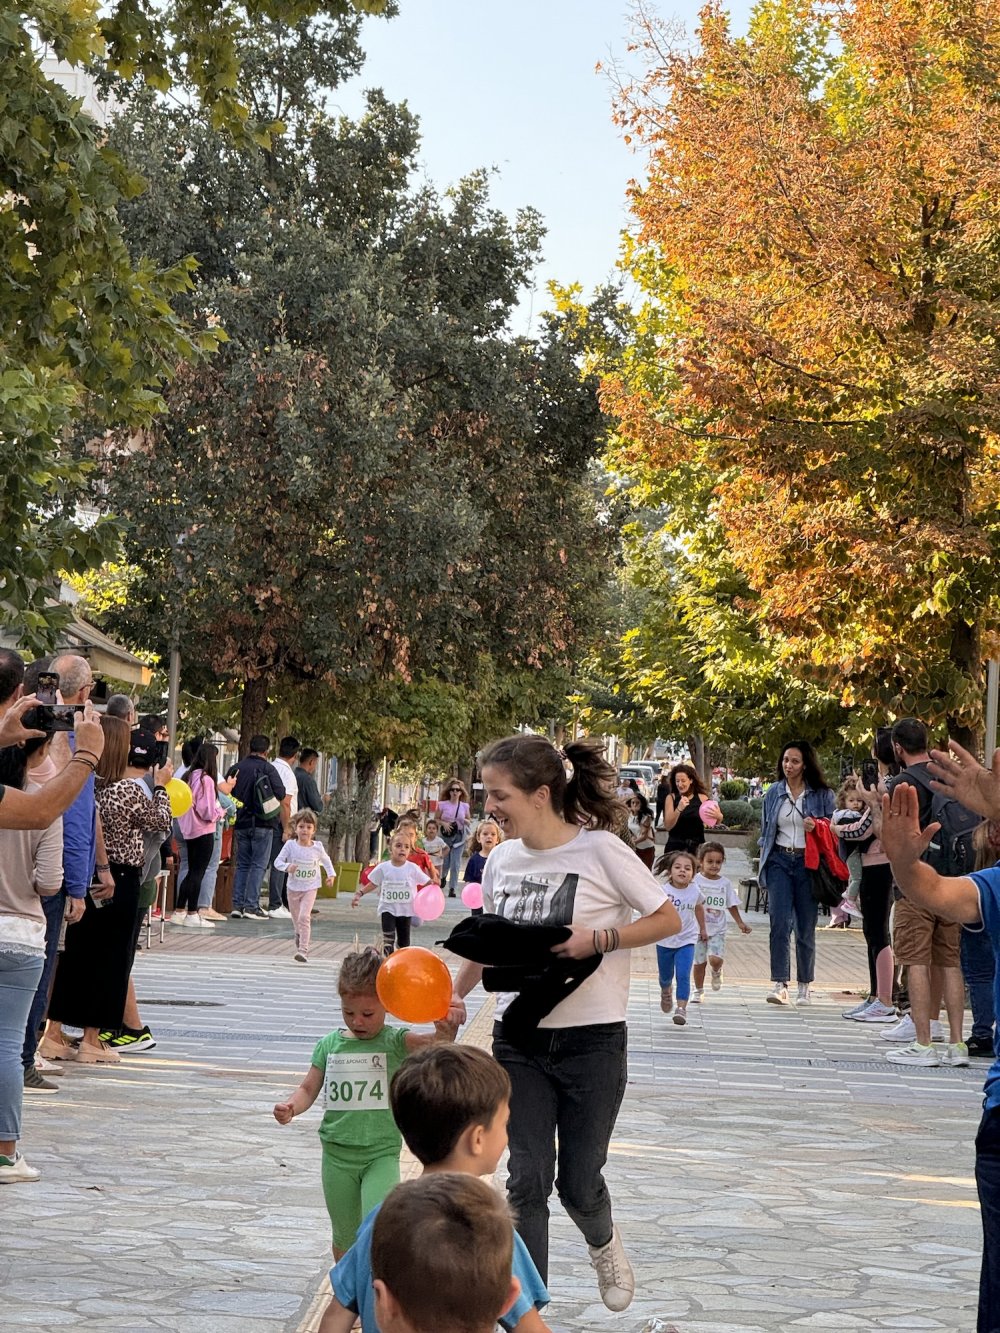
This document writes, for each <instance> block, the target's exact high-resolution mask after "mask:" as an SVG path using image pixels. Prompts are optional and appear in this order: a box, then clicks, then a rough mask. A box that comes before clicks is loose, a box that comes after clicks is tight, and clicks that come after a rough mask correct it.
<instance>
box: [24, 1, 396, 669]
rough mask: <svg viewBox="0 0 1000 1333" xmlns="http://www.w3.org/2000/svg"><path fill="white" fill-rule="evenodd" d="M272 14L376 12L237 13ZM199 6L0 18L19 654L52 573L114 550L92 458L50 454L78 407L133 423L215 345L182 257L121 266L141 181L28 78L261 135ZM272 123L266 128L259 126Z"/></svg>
mask: <svg viewBox="0 0 1000 1333" xmlns="http://www.w3.org/2000/svg"><path fill="white" fill-rule="evenodd" d="M247 8H252V9H253V11H254V12H255V13H257V14H264V15H272V16H273V15H274V14H276V13H277V14H281V15H282V16H284V17H285V19H286V20H287V19H289V18H291V19H295V18H304V17H306V16H308V15H310V14H313V13H317V12H321V13H327V14H332V15H336V16H343V15H347V14H351V13H354V12H355V11H363V12H378V11H381V10H384V9H385V4H384V3H380V2H379V0H357V2H356V3H353V4H352V3H347V0H343V2H339V0H328V3H326V4H323V5H320V4H318V3H315V2H313V3H305V2H303V0H298V2H297V3H293V4H289V3H286V0H282V2H281V3H280V4H279V3H278V2H277V0H271V3H265V4H264V5H254V6H252V7H251V6H248V7H247ZM243 12H244V10H243V9H242V8H241V7H240V6H239V5H231V6H228V7H227V8H226V10H225V11H224V12H223V11H220V9H219V7H218V6H217V5H212V4H208V3H205V2H204V0H180V2H179V3H176V4H175V5H173V6H172V7H171V8H168V9H162V8H158V7H155V6H154V7H150V6H147V5H145V4H140V3H139V0H118V3H113V4H111V5H109V6H105V7H103V8H102V9H101V11H100V12H98V9H97V7H96V6H93V5H90V4H75V5H69V4H48V3H41V2H40V0H32V3H28V4H25V5H21V6H20V7H19V8H17V9H14V8H10V9H8V10H6V11H5V12H4V14H3V15H0V272H2V274H3V280H2V282H3V286H2V291H3V300H2V302H0V305H2V314H0V347H2V360H0V464H2V471H3V476H4V483H3V491H2V510H0V516H2V518H3V529H4V534H5V539H6V540H5V542H4V554H3V558H2V560H0V622H2V623H3V624H7V625H13V626H15V627H16V628H17V630H18V632H19V633H20V634H21V635H22V637H23V639H24V640H25V641H26V642H27V644H28V646H29V647H32V648H35V649H41V648H44V647H45V646H46V645H47V644H49V643H51V642H52V641H53V640H54V638H55V637H57V635H58V632H59V629H60V628H61V627H62V625H63V624H64V623H65V621H66V619H67V617H68V616H69V614H70V613H69V610H68V609H67V608H62V607H59V606H56V605H54V602H53V598H54V593H55V591H56V589H57V586H58V580H59V576H60V574H61V572H69V573H77V574H79V573H82V572H84V571H85V570H86V569H88V568H92V567H95V566H96V565H98V564H99V563H100V562H101V560H102V559H105V558H107V557H108V556H109V554H110V553H111V552H113V550H114V547H115V540H116V533H115V528H114V524H113V521H112V520H111V519H110V518H109V517H107V516H105V517H103V518H101V519H100V520H98V521H96V522H91V521H87V520H84V519H81V518H80V516H79V515H78V513H77V504H78V501H79V499H80V497H81V495H82V494H83V492H84V490H85V487H86V484H87V479H88V471H89V465H88V463H87V461H86V460H85V459H80V458H75V459H74V457H73V455H72V454H71V452H70V451H69V450H68V449H66V448H65V447H64V443H63V441H64V438H65V437H66V435H67V434H68V433H69V432H70V431H71V430H72V429H73V427H74V426H75V424H76V422H77V420H78V418H79V416H80V415H81V413H82V412H84V411H86V412H87V413H88V414H89V417H90V420H91V421H92V422H93V423H94V425H95V426H96V427H98V428H106V427H112V426H121V427H128V428H129V429H137V428H142V427H143V426H145V425H148V424H149V422H150V420H151V419H152V417H153V416H154V414H155V413H156V412H157V411H158V410H159V407H160V405H161V400H160V387H161V384H162V383H163V381H164V380H165V379H167V378H169V376H170V374H171V373H172V371H173V369H174V367H175V366H176V365H177V363H178V362H180V361H183V360H187V359H190V358H192V357H194V356H195V355H196V354H197V353H198V352H199V351H207V350H208V349H210V348H211V347H213V346H214V344H215V336H214V334H212V333H211V331H208V330H202V331H201V332H199V333H197V334H195V333H192V332H191V331H190V330H189V329H188V328H186V327H185V324H184V322H183V320H182V319H180V318H179V317H178V315H177V314H176V313H175V310H174V308H173V302H174V301H175V298H176V297H177V296H178V294H179V293H180V292H182V291H183V290H185V288H186V287H187V286H188V284H189V282H190V275H191V264H190V262H189V261H188V259H187V257H186V256H185V255H181V256H179V257H178V259H177V261H176V262H172V263H170V264H167V265H165V266H163V267H157V266H156V265H154V264H152V263H150V262H149V260H148V259H140V260H138V261H135V262H134V261H133V260H132V258H130V256H129V253H128V250H127V248H126V246H125V244H124V242H123V239H122V235H121V228H120V225H119V220H118V214H117V209H118V207H119V205H120V204H122V203H123V202H124V201H126V200H128V199H130V198H133V197H134V196H135V195H136V194H137V193H138V192H139V191H140V190H141V188H142V182H141V180H140V179H139V178H138V177H137V176H136V175H135V173H134V172H131V171H129V170H127V169H126V168H125V167H124V165H123V163H122V161H121V160H120V158H119V157H118V156H117V155H116V153H115V152H114V151H113V150H112V149H111V148H110V147H109V145H108V144H107V142H106V141H105V139H104V136H103V134H102V132H101V130H100V128H99V127H98V126H97V125H96V124H95V122H94V121H93V120H92V119H91V118H90V117H89V116H88V115H86V114H85V113H84V112H83V111H82V110H81V106H80V103H79V102H78V101H76V100H74V99H73V98H71V97H70V96H69V94H68V93H67V92H66V91H65V90H64V89H63V88H62V87H61V86H59V85H58V84H57V83H55V82H53V81H52V80H51V79H49V78H47V77H46V76H45V74H44V73H43V70H42V65H41V58H42V54H43V51H44V50H46V49H48V50H51V51H53V52H54V53H55V54H56V55H57V56H58V57H60V58H61V59H63V60H66V61H68V62H69V63H70V64H72V65H75V66H78V67H84V66H85V67H86V68H87V69H88V70H91V71H96V72H98V73H102V74H103V75H105V76H109V77H110V76H114V75H117V76H121V77H124V78H136V77H138V76H139V75H141V77H142V78H144V79H145V80H147V81H148V82H149V83H150V84H152V85H153V86H156V87H160V88H165V87H167V86H168V85H169V84H170V83H171V81H172V80H173V79H174V78H176V77H177V76H178V75H179V74H180V72H181V71H183V76H184V78H185V80H186V84H187V87H188V89H189V91H190V92H191V93H192V95H194V96H195V97H197V98H200V99H202V100H203V102H204V104H205V105H206V106H207V107H209V108H211V114H212V116H213V118H214V119H215V122H216V123H217V124H219V125H220V126H221V125H225V126H228V127H229V130H230V131H231V132H232V133H233V134H234V135H235V136H236V140H235V141H238V142H239V143H243V144H246V142H248V141H249V140H251V139H252V138H253V137H254V136H256V137H258V138H260V137H261V136H263V135H264V134H265V133H266V132H267V130H268V127H266V126H264V125H262V124H260V123H259V122H258V121H257V120H256V119H255V117H254V115H253V114H252V110H251V108H249V107H247V106H245V105H243V104H242V103H241V102H240V101H239V100H238V98H237V97H236V96H235V93H234V87H235V82H236V76H237V70H238V63H239V62H238V59H237V55H236V50H237V37H238V35H239V32H240V29H239V23H238V20H239V16H240V14H241V13H243ZM270 128H272V129H273V128H275V127H270Z"/></svg>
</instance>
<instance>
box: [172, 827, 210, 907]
mask: <svg viewBox="0 0 1000 1333" xmlns="http://www.w3.org/2000/svg"><path fill="white" fill-rule="evenodd" d="M185 842H186V844H187V862H188V868H187V874H186V875H185V876H184V878H183V879H182V880H181V882H180V884H179V885H178V886H177V901H176V903H175V906H176V908H177V910H178V912H197V910H198V895H199V894H200V893H201V881H202V880H203V879H204V878H205V871H206V870H207V869H208V863H209V861H211V859H212V852H213V851H214V849H215V834H214V833H203V834H202V835H201V837H200V838H186V839H185Z"/></svg>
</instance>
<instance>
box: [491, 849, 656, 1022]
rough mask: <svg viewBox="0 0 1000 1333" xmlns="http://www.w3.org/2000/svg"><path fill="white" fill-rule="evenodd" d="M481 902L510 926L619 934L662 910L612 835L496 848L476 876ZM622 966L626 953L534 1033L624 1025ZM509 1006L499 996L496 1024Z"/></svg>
mask: <svg viewBox="0 0 1000 1333" xmlns="http://www.w3.org/2000/svg"><path fill="white" fill-rule="evenodd" d="M483 898H484V902H485V906H486V910H487V911H488V912H490V911H492V912H495V913H496V914H497V915H498V916H502V917H503V918H504V919H505V920H507V921H511V922H514V923H515V924H516V925H522V926H570V925H572V926H582V927H584V928H586V929H590V930H597V929H600V928H602V927H603V928H607V927H609V926H614V927H616V928H617V929H619V930H620V929H621V928H622V927H623V926H627V925H628V924H629V922H630V921H632V920H633V919H634V915H635V914H638V915H640V916H647V915H649V914H650V913H651V912H655V911H656V910H657V909H658V908H659V907H662V906H663V887H662V885H660V884H658V883H657V882H656V880H655V879H654V878H653V876H652V875H651V874H650V872H649V871H648V870H647V869H646V867H645V866H644V865H643V863H642V862H641V861H640V860H639V858H638V857H637V856H636V854H635V852H633V851H632V849H631V848H630V847H627V846H626V845H625V843H623V842H622V841H621V839H620V838H617V837H615V835H614V834H613V833H606V832H604V831H603V830H596V829H581V830H580V832H579V833H578V834H577V835H576V837H575V838H573V839H572V840H571V841H570V842H568V843H564V844H563V845H562V846H561V847H553V848H550V849H546V850H544V851H535V850H533V849H531V848H528V847H525V845H524V844H523V843H522V842H521V840H520V839H519V838H512V839H511V840H510V841H509V842H503V843H501V844H500V846H499V847H495V848H494V849H493V851H492V852H491V853H490V855H489V859H488V860H487V862H486V866H485V868H484V870H483ZM629 958H630V951H629V950H627V949H621V950H619V951H618V952H616V953H610V954H607V955H606V956H605V957H604V958H603V959H602V960H601V965H600V967H598V969H597V971H596V972H595V973H594V974H593V975H592V976H590V977H588V978H587V980H586V981H585V982H583V984H582V985H581V986H580V987H579V988H578V989H577V990H576V991H574V992H573V994H572V995H570V996H569V997H568V998H567V999H565V1000H563V1001H562V1002H561V1003H559V1004H557V1005H556V1007H555V1008H554V1009H553V1010H552V1012H551V1013H550V1014H548V1015H547V1016H546V1017H545V1018H543V1019H542V1020H541V1022H540V1023H539V1027H541V1028H569V1027H582V1026H584V1025H587V1024H590V1023H620V1022H623V1021H624V1019H625V1010H626V1006H627V1004H628V988H629ZM513 998H514V997H513V995H512V994H509V993H503V994H500V995H498V997H497V1008H496V1012H497V1016H498V1017H499V1016H500V1015H501V1014H503V1012H504V1011H505V1009H506V1008H507V1005H508V1004H509V1003H510V1002H511V1000H512V999H513Z"/></svg>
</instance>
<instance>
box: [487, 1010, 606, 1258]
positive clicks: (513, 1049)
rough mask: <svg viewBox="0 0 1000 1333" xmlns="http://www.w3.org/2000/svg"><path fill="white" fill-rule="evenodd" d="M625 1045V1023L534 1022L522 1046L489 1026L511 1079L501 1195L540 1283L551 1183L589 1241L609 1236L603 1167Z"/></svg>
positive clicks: (495, 1049)
mask: <svg viewBox="0 0 1000 1333" xmlns="http://www.w3.org/2000/svg"><path fill="white" fill-rule="evenodd" d="M627 1045H628V1039H627V1032H626V1028H625V1024H624V1023H595V1024H592V1025H590V1026H589V1027H579V1028H551V1029H546V1028H537V1029H536V1031H535V1033H534V1035H533V1037H532V1039H531V1041H530V1043H529V1044H528V1045H527V1046H525V1047H524V1048H522V1047H519V1046H512V1045H511V1043H510V1042H508V1041H505V1040H504V1038H503V1035H502V1032H501V1029H500V1025H499V1024H497V1025H496V1026H495V1027H494V1029H493V1054H494V1056H495V1057H496V1059H497V1060H498V1061H499V1063H500V1064H501V1065H503V1067H504V1069H506V1071H507V1073H508V1074H509V1075H510V1081H511V1099H510V1127H509V1133H510V1163H509V1176H508V1178H507V1194H508V1196H509V1198H510V1203H511V1207H512V1208H513V1209H514V1215H515V1217H516V1218H517V1230H518V1233H519V1235H520V1237H521V1239H522V1240H523V1241H524V1243H525V1245H526V1246H527V1248H528V1253H529V1254H530V1255H531V1257H532V1259H533V1260H534V1261H535V1267H536V1268H537V1269H538V1272H539V1273H540V1275H541V1278H542V1281H543V1282H545V1281H546V1280H547V1275H548V1268H549V1196H550V1194H551V1193H552V1186H553V1184H555V1187H556V1189H557V1190H558V1192H559V1199H560V1201H561V1203H562V1206H563V1207H564V1208H565V1209H566V1211H567V1213H569V1215H570V1217H571V1218H572V1219H573V1221H574V1222H575V1223H576V1225H577V1226H578V1227H579V1228H580V1230H581V1231H582V1232H583V1236H584V1239H585V1240H586V1242H587V1244H588V1245H606V1244H607V1243H608V1241H609V1240H610V1239H611V1229H612V1217H611V1197H610V1195H609V1194H608V1187H607V1184H606V1183H605V1180H604V1175H603V1172H604V1165H605V1163H606V1162H607V1160H608V1144H609V1143H610V1142H611V1134H612V1131H613V1130H614V1127H615V1121H616V1120H617V1119H618V1109H619V1107H620V1106H621V1104H622V1097H623V1096H624V1094H625V1082H626V1078H627V1074H628V1055H627ZM557 1140H558V1149H557V1146H556V1144H557ZM557 1161H558V1174H557V1173H556V1163H557Z"/></svg>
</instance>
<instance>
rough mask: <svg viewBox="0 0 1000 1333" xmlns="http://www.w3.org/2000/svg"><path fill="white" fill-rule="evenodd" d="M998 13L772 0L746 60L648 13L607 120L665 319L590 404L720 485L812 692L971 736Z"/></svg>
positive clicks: (984, 464) (987, 567) (638, 455)
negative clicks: (623, 148) (632, 70)
mask: <svg viewBox="0 0 1000 1333" xmlns="http://www.w3.org/2000/svg"><path fill="white" fill-rule="evenodd" d="M998 17H1000V11H998V9H997V6H996V4H994V3H992V0H990V2H983V0H973V3H971V4H969V5H957V4H952V3H946V4H945V5H944V6H943V7H938V8H937V9H934V10H924V11H921V12H919V13H918V12H916V11H914V10H913V9H912V7H910V6H907V5H903V4H897V3H894V0H889V3H888V5H886V4H878V5H876V4H873V3H871V2H870V0H856V3H853V4H839V5H836V6H833V7H830V6H825V5H819V4H815V5H814V4H809V3H807V4H805V5H801V4H798V3H795V4H792V3H785V0H766V2H765V3H762V4H760V5H758V7H757V9H756V10H755V11H754V15H753V19H752V22H751V25H750V31H749V34H748V36H747V37H746V38H735V37H733V36H732V34H731V33H730V31H729V27H728V23H727V20H726V18H725V16H724V14H723V13H722V11H721V10H720V9H719V8H717V7H714V6H710V7H708V8H706V9H705V10H703V11H702V21H701V28H700V31H699V44H698V47H697V49H696V50H694V51H693V52H690V53H687V52H683V51H681V50H679V49H677V47H676V44H674V43H672V42H671V40H670V38H669V36H668V35H667V34H666V33H665V31H664V29H663V28H662V27H661V26H659V25H657V24H656V22H655V21H654V20H653V19H652V18H650V17H649V16H648V15H647V16H645V17H644V36H643V39H642V45H643V47H644V50H645V53H646V55H647V57H648V71H647V73H646V76H645V77H644V78H643V79H642V80H641V81H640V82H639V83H637V84H634V85H632V86H631V87H628V88H626V89H625V90H624V91H623V96H622V100H621V103H620V111H619V114H620V119H621V121H622V124H623V126H624V127H625V129H626V131H627V133H628V134H629V136H631V137H635V138H637V139H638V140H639V141H640V142H641V143H642V144H643V145H644V146H645V148H646V150H647V151H648V154H649V181H648V184H647V185H646V186H644V187H640V186H636V187H635V188H634V189H633V193H632V202H633V208H634V210H635V214H636V217H637V220H638V223H639V230H638V237H637V247H636V248H635V249H634V250H633V252H632V254H631V256H630V259H631V262H632V267H633V270H634V272H635V274H636V276H637V278H638V280H639V282H640V284H641V285H643V286H644V287H645V289H646V291H647V293H648V294H649V299H650V304H651V305H652V306H653V307H654V308H657V309H663V308H664V307H666V312H665V313H664V315H663V316H662V318H661V330H660V331H661V335H662V337H661V339H660V341H659V344H658V346H656V347H655V350H654V351H653V355H654V357H655V362H654V363H653V365H652V366H651V365H649V363H648V362H647V364H646V365H645V366H640V365H634V366H633V367H632V372H633V373H631V374H623V375H619V376H617V377H611V378H610V379H609V382H608V384H607V397H606V400H605V401H606V403H607V404H608V405H609V406H611V407H612V408H613V410H614V411H615V413H616V414H617V415H618V417H619V419H620V423H621V435H622V438H623V441H624V442H627V447H626V448H625V452H626V453H627V454H628V456H629V458H630V462H631V465H632V467H633V468H634V470H635V471H636V472H637V473H639V474H641V475H643V476H647V477H648V476H653V475H656V474H659V477H660V481H661V484H663V485H668V484H669V480H670V478H671V477H673V476H676V475H677V473H678V470H679V469H683V468H684V467H686V466H688V465H689V464H692V463H693V464H694V465H696V466H698V467H700V468H704V469H705V470H706V471H707V473H708V474H709V475H710V476H711V477H712V478H713V480H714V489H713V498H712V504H711V515H712V518H713V520H716V521H717V522H718V525H719V530H720V531H721V534H722V537H723V539H724V542H725V546H726V549H727V551H728V553H729V556H730V557H731V559H732V562H733V565H734V567H735V569H736V570H737V571H738V572H739V573H740V574H741V576H742V577H743V578H744V579H745V580H746V581H747V583H748V585H749V587H750V589H751V590H752V592H753V594H754V596H755V598H756V600H757V606H756V612H755V614H756V616H757V619H758V621H759V624H760V625H761V627H762V629H763V630H766V631H767V632H768V633H770V634H771V635H773V636H775V638H776V639H777V641H778V643H779V644H780V647H781V651H782V655H783V657H784V658H785V660H786V661H787V662H788V664H789V665H790V666H792V667H793V668H794V670H795V671H796V673H797V674H798V675H799V676H800V678H805V679H810V678H815V679H816V680H817V681H818V682H819V683H820V684H823V685H826V686H827V687H829V688H832V689H835V690H836V692H837V693H838V695H839V697H840V699H841V701H842V703H843V704H844V705H845V706H851V705H859V706H864V707H865V708H866V709H870V710H872V711H873V712H875V713H876V714H877V715H880V716H885V715H898V714H900V713H917V714H920V715H921V716H924V717H926V718H927V719H928V720H930V721H938V720H943V719H945V718H947V720H948V723H949V726H950V728H951V730H952V734H954V735H956V736H957V737H958V738H960V739H961V738H965V739H966V740H968V738H969V737H970V735H971V734H972V731H973V729H974V728H975V727H976V726H977V725H978V722H979V717H980V698H981V679H980V656H981V640H982V631H983V629H984V628H993V627H995V625H996V618H997V591H996V590H997V580H996V556H997V544H998V536H1000V530H998V526H997V522H996V505H995V493H996V480H997V440H996V436H995V433H994V421H995V419H996V416H997V409H998V406H1000V402H998V393H1000V390H998V384H1000V376H998V369H1000V366H998V356H1000V353H998V350H997V344H996V339H995V335H994V328H995V321H996V313H997V308H998V307H997V302H998V297H1000V286H998V280H997V265H996V245H997V239H996V238H997V226H996V223H997V218H996V199H997V191H996V164H995V161H994V154H992V153H991V152H990V151H988V150H986V149H984V145H986V144H989V143H991V142H993V141H994V140H995V139H996V138H997V135H998V132H1000V119H998V118H1000V107H998V105H997V103H996V100H995V97H994V92H993V90H994V87H995V82H996V79H997V76H998V74H1000V40H998V36H997V33H998V31H1000V29H998V26H997V19H998ZM647 350H648V349H647Z"/></svg>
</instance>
